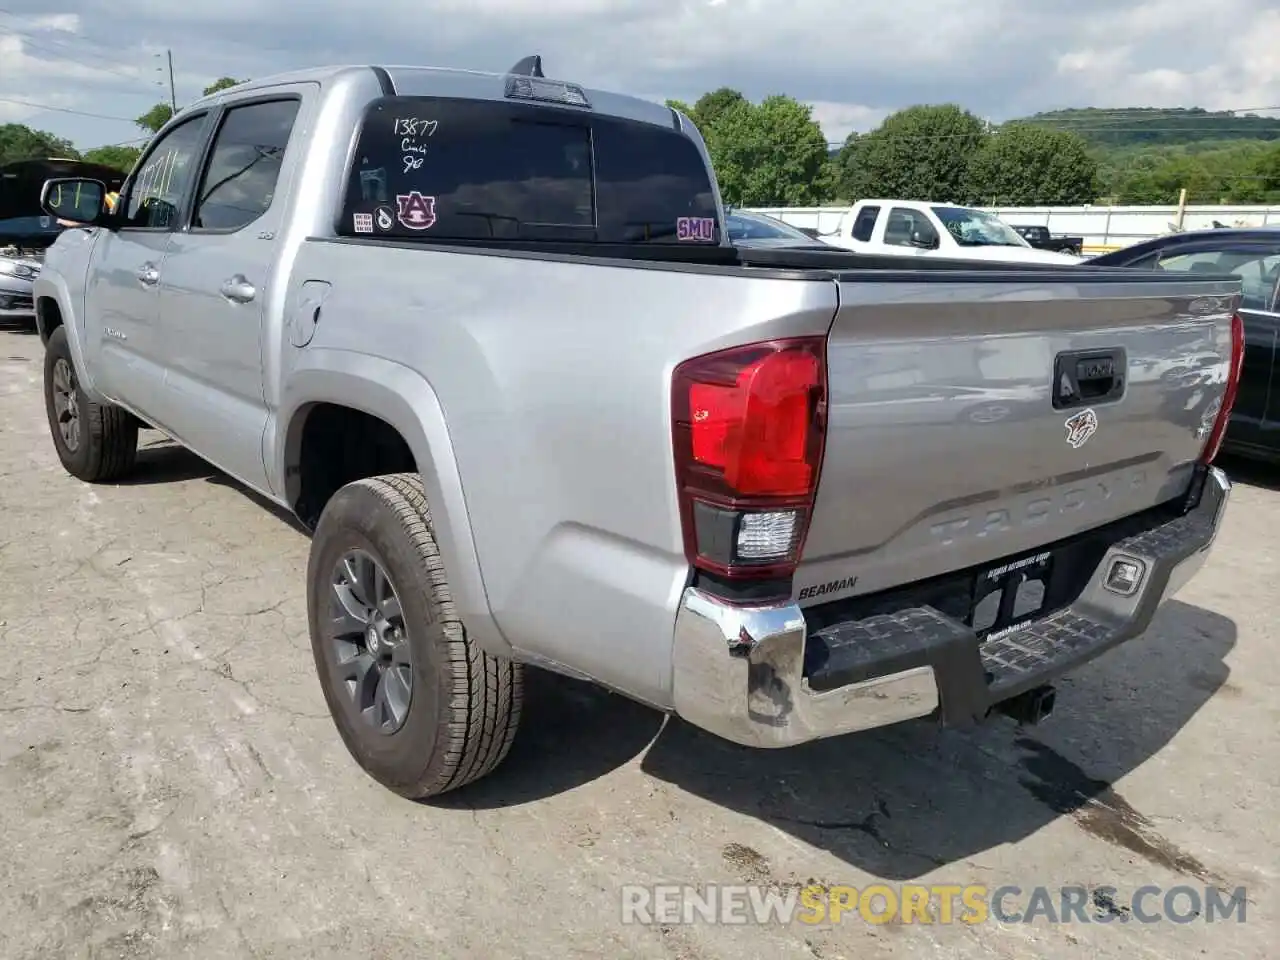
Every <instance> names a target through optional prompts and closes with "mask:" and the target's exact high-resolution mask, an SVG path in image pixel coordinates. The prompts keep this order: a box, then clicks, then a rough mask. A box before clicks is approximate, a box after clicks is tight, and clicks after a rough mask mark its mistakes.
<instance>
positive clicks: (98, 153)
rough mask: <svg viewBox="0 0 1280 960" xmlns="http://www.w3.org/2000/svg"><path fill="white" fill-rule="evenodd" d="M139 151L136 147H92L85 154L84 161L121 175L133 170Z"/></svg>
mask: <svg viewBox="0 0 1280 960" xmlns="http://www.w3.org/2000/svg"><path fill="white" fill-rule="evenodd" d="M140 153H141V151H140V150H139V149H138V148H137V147H125V146H106V147H94V148H93V149H92V150H88V151H86V152H85V155H84V159H85V160H87V161H89V162H90V163H100V164H102V165H103V166H104V167H114V168H115V169H116V170H120V171H121V172H123V173H129V172H130V171H131V170H133V165H134V164H135V163H137V162H138V155H139V154H140Z"/></svg>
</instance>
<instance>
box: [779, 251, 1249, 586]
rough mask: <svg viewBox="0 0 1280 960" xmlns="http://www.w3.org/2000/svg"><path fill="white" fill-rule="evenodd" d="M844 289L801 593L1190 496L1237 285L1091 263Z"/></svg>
mask: <svg viewBox="0 0 1280 960" xmlns="http://www.w3.org/2000/svg"><path fill="white" fill-rule="evenodd" d="M1134 273H1136V271H1135V272H1134ZM838 283H839V286H840V307H839V309H838V312H837V314H836V316H835V319H834V322H833V324H832V328H831V331H830V334H829V338H828V345H827V370H828V377H829V406H828V427H827V440H826V448H825V451H824V454H823V463H822V468H821V474H820V480H819V485H818V491H817V499H816V503H815V507H814V514H813V519H812V523H811V526H810V530H809V535H808V539H807V541H806V543H805V547H804V554H803V560H802V564H801V566H800V568H799V570H798V571H797V574H796V577H795V581H794V584H795V586H794V589H795V594H796V597H797V599H798V600H799V602H800V603H801V604H813V603H820V602H824V601H826V600H831V599H837V598H839V597H841V596H852V595H860V594H866V593H872V592H876V591H879V590H883V589H886V588H889V587H894V586H899V585H902V584H907V583H913V582H917V581H920V580H924V579H927V578H930V577H934V576H938V575H941V574H944V573H949V572H952V571H956V570H961V569H966V568H970V567H974V566H979V565H982V564H990V563H995V562H997V561H1003V560H1004V559H1005V558H1011V557H1017V556H1018V555H1019V554H1023V553H1026V552H1031V551H1035V550H1038V549H1040V548H1042V547H1044V546H1046V545H1049V544H1051V543H1053V542H1055V541H1059V540H1062V539H1065V538H1069V537H1072V536H1074V535H1076V534H1080V533H1082V532H1084V531H1087V530H1090V529H1093V528H1096V527H1099V526H1102V525H1105V524H1107V523H1110V522H1112V521H1115V520H1118V519H1120V518H1123V517H1126V516H1129V515H1131V514H1135V513H1138V512H1141V511H1143V510H1145V509H1147V508H1149V507H1153V506H1155V505H1157V504H1160V503H1164V502H1166V501H1168V500H1170V499H1173V498H1175V497H1177V496H1179V495H1180V494H1182V493H1184V492H1185V491H1186V490H1187V488H1188V485H1189V483H1190V480H1191V474H1192V469H1193V467H1194V464H1195V461H1196V459H1197V457H1198V456H1199V454H1200V452H1201V450H1202V448H1203V446H1204V444H1205V441H1206V439H1207V437H1208V434H1209V431H1210V429H1211V427H1212V425H1213V420H1214V415H1215V413H1216V409H1217V407H1218V406H1219V405H1220V401H1221V397H1222V393H1223V391H1224V386H1225V382H1226V378H1227V370H1228V365H1229V363H1230V354H1231V325H1230V324H1231V314H1232V312H1233V311H1234V309H1235V306H1236V302H1237V296H1238V285H1237V284H1235V283H1233V282H1231V281H1228V280H1225V279H1220V278H1208V279H1204V280H1200V279H1197V280H1195V281H1185V280H1179V279H1176V278H1174V279H1170V278H1169V277H1168V275H1167V274H1166V275H1158V274H1151V275H1147V274H1145V273H1143V274H1142V275H1141V276H1136V277H1135V276H1133V273H1128V274H1126V275H1125V276H1120V275H1119V274H1118V273H1117V271H1113V270H1112V271H1107V270H1100V269H1098V268H1088V267H1076V268H1069V269H1068V270H1065V271H1053V272H1051V273H1050V272H1044V273H1041V274H1039V275H1032V274H1022V275H1013V274H1006V275H1005V276H997V275H994V274H988V275H986V276H981V275H973V274H967V275H960V274H956V275H950V276H948V275H946V274H937V275H934V276H931V277H921V276H920V275H919V274H916V275H914V276H910V275H907V274H891V273H888V272H883V273H879V274H876V273H875V272H865V273H857V274H853V273H850V274H843V275H841V277H840V279H839V280H838Z"/></svg>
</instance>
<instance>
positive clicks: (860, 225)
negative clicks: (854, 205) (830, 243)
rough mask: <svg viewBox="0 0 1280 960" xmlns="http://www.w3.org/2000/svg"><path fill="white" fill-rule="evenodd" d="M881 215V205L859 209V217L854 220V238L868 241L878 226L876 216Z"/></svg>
mask: <svg viewBox="0 0 1280 960" xmlns="http://www.w3.org/2000/svg"><path fill="white" fill-rule="evenodd" d="M878 216H880V208H879V207H863V208H862V209H861V210H859V211H858V218H857V219H856V220H854V221H853V239H855V240H861V241H862V242H863V243H866V242H867V241H869V240H870V239H871V234H872V232H873V231H874V230H875V228H876V218H877V217H878Z"/></svg>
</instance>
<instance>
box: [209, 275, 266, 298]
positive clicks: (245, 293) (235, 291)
mask: <svg viewBox="0 0 1280 960" xmlns="http://www.w3.org/2000/svg"><path fill="white" fill-rule="evenodd" d="M218 290H219V292H221V294H222V295H223V296H224V297H226V298H227V299H228V300H230V301H232V302H233V303H248V302H249V301H250V300H252V299H253V298H254V297H255V296H257V294H258V291H257V290H256V289H254V286H253V284H252V283H250V282H249V281H248V280H246V279H245V278H244V275H243V274H239V273H237V274H236V275H235V276H234V277H231V278H230V279H229V280H223V281H222V286H221V287H219V288H218Z"/></svg>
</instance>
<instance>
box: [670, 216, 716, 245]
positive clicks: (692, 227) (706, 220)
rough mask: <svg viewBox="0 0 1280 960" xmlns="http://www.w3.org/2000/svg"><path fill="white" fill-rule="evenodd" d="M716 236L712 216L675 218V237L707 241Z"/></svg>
mask: <svg viewBox="0 0 1280 960" xmlns="http://www.w3.org/2000/svg"><path fill="white" fill-rule="evenodd" d="M715 238H716V221H715V218H714V217H680V218H679V219H678V220H676V239H677V240H695V241H698V242H709V241H712V240H714V239H715Z"/></svg>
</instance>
